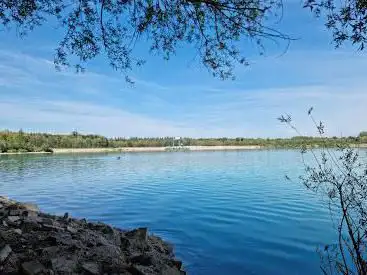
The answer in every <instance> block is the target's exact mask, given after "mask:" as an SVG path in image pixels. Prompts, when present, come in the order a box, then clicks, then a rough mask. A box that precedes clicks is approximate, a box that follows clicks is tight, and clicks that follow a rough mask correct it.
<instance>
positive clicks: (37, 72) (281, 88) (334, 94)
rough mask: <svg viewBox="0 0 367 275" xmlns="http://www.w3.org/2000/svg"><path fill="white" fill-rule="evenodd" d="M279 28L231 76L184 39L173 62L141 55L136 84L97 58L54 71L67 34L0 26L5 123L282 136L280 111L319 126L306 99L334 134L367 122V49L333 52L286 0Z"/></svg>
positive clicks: (0, 118) (113, 132) (318, 28)
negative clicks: (281, 40)
mask: <svg viewBox="0 0 367 275" xmlns="http://www.w3.org/2000/svg"><path fill="white" fill-rule="evenodd" d="M284 14H285V15H284V18H283V20H282V22H281V23H280V24H279V25H276V27H277V28H278V29H280V30H282V31H283V32H285V33H287V34H289V35H292V36H293V37H295V38H297V40H295V41H292V42H291V44H290V47H289V49H288V50H287V52H285V53H283V52H284V49H285V47H286V45H285V44H280V45H275V44H271V43H267V44H266V53H265V55H264V56H259V55H258V51H257V50H256V48H254V47H253V45H251V44H244V48H245V49H248V50H246V51H247V53H248V54H247V56H248V59H249V61H250V63H251V64H250V66H249V67H247V68H242V67H241V68H238V69H236V76H237V78H236V80H235V81H221V80H218V79H215V78H213V77H212V76H211V75H210V74H209V73H208V72H207V70H206V69H205V68H203V67H202V66H201V65H200V63H199V62H198V61H197V60H195V52H194V51H193V49H192V48H190V47H188V46H182V47H180V48H179V50H178V52H177V55H176V56H173V57H172V58H171V60H170V61H168V62H167V61H164V60H163V59H162V58H161V57H158V56H149V55H148V54H147V52H146V45H144V44H139V45H138V46H137V48H136V50H135V52H136V54H137V55H139V56H142V57H144V58H146V60H147V63H146V64H145V65H144V66H143V67H141V68H137V69H134V70H133V71H132V72H131V74H130V75H131V77H132V78H133V79H134V80H135V85H134V86H133V87H131V86H130V85H128V84H127V83H126V82H125V80H124V77H123V75H121V74H119V73H117V72H114V71H113V70H112V68H110V67H109V66H108V65H107V62H106V60H104V59H103V58H97V59H96V60H94V61H93V62H91V63H90V64H89V66H88V67H87V69H88V70H87V72H86V73H85V74H75V73H74V72H73V71H63V72H56V71H55V69H54V66H53V63H52V59H53V50H54V48H55V47H56V45H57V41H59V40H60V39H61V35H62V32H61V31H60V30H59V31H55V30H54V29H53V28H50V27H42V28H39V29H37V30H36V31H35V32H34V33H31V34H30V35H29V36H28V37H25V38H22V39H20V38H19V37H17V35H16V34H15V32H14V31H5V30H2V31H0V41H1V42H0V129H12V130H18V129H20V128H22V129H24V130H27V131H42V132H55V133H70V132H71V131H72V130H74V129H76V130H78V131H80V132H83V133H96V134H102V135H106V136H177V135H178V136H192V137H221V136H230V137H236V136H245V137H284V136H291V135H294V133H293V132H292V131H291V130H290V129H287V128H286V127H285V126H284V125H281V124H280V123H279V122H278V121H277V120H276V118H277V117H278V116H279V115H280V114H283V113H289V114H291V115H292V116H293V117H294V120H295V123H296V124H297V126H298V128H299V129H300V130H301V132H302V133H304V134H307V135H314V134H316V133H315V131H314V129H313V127H312V124H311V123H310V121H309V118H308V117H307V115H306V112H307V109H308V108H309V107H310V106H314V107H315V116H316V117H317V118H318V119H320V120H323V121H324V122H325V123H326V125H327V133H328V134H329V135H337V136H339V135H341V134H342V135H356V134H358V133H359V132H360V131H362V130H367V120H366V119H365V118H366V117H367V92H366V88H365V87H366V84H367V79H366V78H365V77H364V74H365V68H366V67H367V58H366V57H367V56H366V53H365V52H358V51H357V50H356V49H354V48H352V47H351V46H349V45H345V46H344V47H342V48H341V49H337V50H335V49H334V47H333V45H332V44H331V36H330V33H329V32H328V31H327V30H326V29H325V27H324V26H323V24H322V22H321V21H319V20H317V19H315V18H313V16H312V15H311V14H310V13H309V11H308V10H305V9H302V7H301V4H300V3H299V2H298V1H296V2H292V1H291V2H289V3H288V4H287V5H286V6H285V10H284Z"/></svg>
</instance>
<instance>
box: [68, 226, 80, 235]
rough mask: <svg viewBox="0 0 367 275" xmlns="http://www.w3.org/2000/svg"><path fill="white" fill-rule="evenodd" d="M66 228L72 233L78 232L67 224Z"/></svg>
mask: <svg viewBox="0 0 367 275" xmlns="http://www.w3.org/2000/svg"><path fill="white" fill-rule="evenodd" d="M66 230H67V231H69V232H70V233H72V234H76V233H78V229H75V228H74V227H72V226H69V225H68V226H67V227H66Z"/></svg>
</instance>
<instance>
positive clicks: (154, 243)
mask: <svg viewBox="0 0 367 275" xmlns="http://www.w3.org/2000/svg"><path fill="white" fill-rule="evenodd" d="M0 203H1V204H2V205H3V207H2V208H0V210H1V211H2V212H3V213H4V215H3V216H0V247H2V246H3V245H5V244H7V246H3V247H2V249H0V259H1V262H0V274H1V275H2V274H8V275H10V274H21V273H20V272H23V273H24V274H32V275H33V274H35V275H36V274H73V275H74V274H82V275H83V274H84V275H86V274H92V275H94V274H126V275H131V274H139V275H142V274H144V275H157V274H165V275H175V274H180V275H182V274H184V273H183V272H181V271H180V269H181V266H182V263H181V262H180V261H176V260H175V259H174V257H173V254H172V253H171V252H170V250H169V245H168V244H167V243H166V242H164V241H163V240H162V239H160V238H159V237H156V236H148V230H147V228H138V229H135V230H132V231H124V230H121V229H117V228H113V227H111V226H109V225H106V224H103V223H87V221H86V220H85V219H83V220H78V219H74V218H70V217H69V215H68V214H67V215H64V217H62V216H61V217H58V216H52V215H48V214H44V213H42V212H38V208H37V209H36V208H35V207H32V206H30V207H28V206H25V207H24V206H23V205H22V204H20V203H16V202H14V201H10V200H6V201H5V200H3V199H2V197H0ZM9 211H11V213H10V214H11V215H8V214H9ZM4 216H5V218H4ZM8 223H9V226H8V225H7V224H8ZM10 247H11V249H12V250H11V249H10ZM22 263H23V264H22Z"/></svg>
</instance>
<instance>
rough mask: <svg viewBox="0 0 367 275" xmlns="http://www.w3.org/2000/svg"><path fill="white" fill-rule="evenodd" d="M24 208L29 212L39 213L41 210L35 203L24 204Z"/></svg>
mask: <svg viewBox="0 0 367 275" xmlns="http://www.w3.org/2000/svg"><path fill="white" fill-rule="evenodd" d="M22 207H23V208H24V209H26V210H28V211H33V212H39V211H40V209H39V208H38V206H37V205H36V204H33V203H22Z"/></svg>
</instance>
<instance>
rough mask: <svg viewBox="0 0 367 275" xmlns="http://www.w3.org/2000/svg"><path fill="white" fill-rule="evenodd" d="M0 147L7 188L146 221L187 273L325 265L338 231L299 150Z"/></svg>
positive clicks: (69, 208)
mask: <svg viewBox="0 0 367 275" xmlns="http://www.w3.org/2000/svg"><path fill="white" fill-rule="evenodd" d="M116 156H117V155H115V154H92V155H32V156H30V155H27V156H25V155H22V156H0V194H2V195H7V196H9V197H11V198H14V199H18V200H21V201H30V202H35V203H37V204H38V205H39V206H40V207H41V209H42V210H43V211H47V212H51V213H55V214H63V213H64V212H69V213H71V215H73V216H75V217H87V218H88V219H90V220H99V221H103V222H107V223H110V224H113V225H115V226H118V227H122V228H132V227H137V226H147V227H149V230H150V231H151V232H153V233H155V234H158V235H160V236H162V237H163V238H165V239H166V240H169V241H170V242H172V243H173V244H174V245H175V251H176V255H177V256H178V257H179V258H180V259H182V260H183V262H184V266H185V269H186V270H187V271H188V272H189V274H211V275H212V274H307V275H308V274H320V269H319V257H318V254H317V253H316V248H317V246H318V245H320V244H323V243H328V242H331V241H332V240H333V237H334V230H333V226H332V223H331V221H330V216H329V213H328V210H327V208H326V207H325V205H324V203H323V202H322V200H321V199H320V198H319V197H318V196H315V195H313V194H311V193H309V191H307V190H305V188H304V187H303V186H302V185H301V184H300V183H298V182H294V183H291V182H289V181H287V180H285V175H286V174H287V175H289V176H291V177H296V176H298V175H300V174H301V173H302V164H301V160H300V153H299V152H298V151H289V150H279V151H276V150H274V151H266V150H264V151H238V152H177V153H129V154H124V155H122V156H121V159H120V160H117V159H116Z"/></svg>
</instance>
